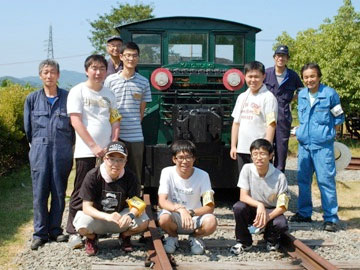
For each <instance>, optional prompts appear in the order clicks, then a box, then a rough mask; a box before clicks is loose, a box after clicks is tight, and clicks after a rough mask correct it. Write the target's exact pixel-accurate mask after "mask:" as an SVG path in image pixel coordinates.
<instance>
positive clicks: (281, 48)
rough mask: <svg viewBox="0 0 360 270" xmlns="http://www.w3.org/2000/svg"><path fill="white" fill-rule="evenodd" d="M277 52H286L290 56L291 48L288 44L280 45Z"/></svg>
mask: <svg viewBox="0 0 360 270" xmlns="http://www.w3.org/2000/svg"><path fill="white" fill-rule="evenodd" d="M275 54H286V55H287V56H289V48H288V46H286V45H280V46H278V47H277V48H276V50H275Z"/></svg>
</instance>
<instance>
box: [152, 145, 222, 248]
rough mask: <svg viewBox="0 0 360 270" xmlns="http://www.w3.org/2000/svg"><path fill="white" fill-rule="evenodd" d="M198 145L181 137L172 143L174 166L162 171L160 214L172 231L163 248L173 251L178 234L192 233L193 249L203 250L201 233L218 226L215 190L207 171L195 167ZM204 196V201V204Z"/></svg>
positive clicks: (163, 222)
mask: <svg viewBox="0 0 360 270" xmlns="http://www.w3.org/2000/svg"><path fill="white" fill-rule="evenodd" d="M195 152H196V147H195V145H194V144H193V143H192V142H191V141H188V140H178V141H175V142H174V143H173V144H172V145H171V153H172V161H173V162H174V164H175V166H170V167H166V168H164V169H163V170H162V171H161V176H160V186H159V191H158V194H159V206H160V207H161V208H162V210H161V211H160V213H159V215H158V217H159V225H160V227H161V228H162V229H163V230H164V231H165V232H166V233H167V234H168V235H169V236H168V237H167V238H166V239H165V244H164V248H165V251H166V252H167V253H174V252H175V250H176V248H177V247H178V246H179V245H178V234H189V241H190V246H191V252H192V253H193V254H202V253H204V249H205V245H204V242H203V241H202V240H201V237H203V236H208V235H210V234H212V233H213V232H214V231H215V229H216V226H217V221H216V218H215V216H214V215H213V214H212V213H213V211H214V207H215V203H214V196H213V194H214V191H213V190H212V189H211V183H210V178H209V175H208V173H207V172H205V171H203V170H201V169H198V168H196V167H194V166H193V165H194V161H195ZM201 197H202V198H203V202H202V204H201Z"/></svg>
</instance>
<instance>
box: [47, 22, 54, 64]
mask: <svg viewBox="0 0 360 270" xmlns="http://www.w3.org/2000/svg"><path fill="white" fill-rule="evenodd" d="M47 58H48V59H54V47H53V39H52V26H51V24H50V27H49V40H48V49H47Z"/></svg>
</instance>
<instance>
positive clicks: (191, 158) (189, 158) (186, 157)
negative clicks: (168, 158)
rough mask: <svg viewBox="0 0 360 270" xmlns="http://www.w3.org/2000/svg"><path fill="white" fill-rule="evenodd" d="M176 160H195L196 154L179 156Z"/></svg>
mask: <svg viewBox="0 0 360 270" xmlns="http://www.w3.org/2000/svg"><path fill="white" fill-rule="evenodd" d="M175 158H176V160H178V161H179V162H183V161H185V160H186V161H193V159H194V156H177V157H175Z"/></svg>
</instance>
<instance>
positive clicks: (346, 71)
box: [274, 0, 360, 114]
mask: <svg viewBox="0 0 360 270" xmlns="http://www.w3.org/2000/svg"><path fill="white" fill-rule="evenodd" d="M276 40H277V44H276V45H279V44H285V45H288V46H289V47H290V50H291V61H290V62H289V63H290V64H289V67H290V68H293V69H294V70H296V71H298V72H300V70H301V67H302V66H303V65H304V64H306V63H309V62H316V63H318V64H319V66H320V67H321V71H322V74H323V76H322V82H324V83H325V84H326V85H329V86H331V87H333V88H334V89H336V91H337V92H338V93H339V95H340V97H341V104H342V107H343V108H344V111H345V112H346V113H347V114H350V113H355V112H359V111H360V91H359V89H360V42H359V40H360V13H357V12H355V9H354V7H353V5H352V3H351V0H344V4H343V6H341V7H340V8H339V10H338V14H337V15H336V16H334V18H333V19H332V20H331V19H328V18H327V19H325V20H324V23H323V24H321V25H320V26H319V28H318V29H308V30H305V31H303V32H299V33H298V34H297V36H296V38H295V39H293V38H291V37H290V36H289V35H288V34H287V33H286V32H283V33H282V35H280V36H279V37H277V39H276ZM276 45H275V46H274V47H276Z"/></svg>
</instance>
